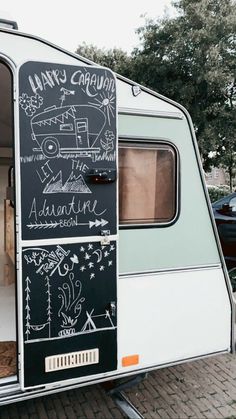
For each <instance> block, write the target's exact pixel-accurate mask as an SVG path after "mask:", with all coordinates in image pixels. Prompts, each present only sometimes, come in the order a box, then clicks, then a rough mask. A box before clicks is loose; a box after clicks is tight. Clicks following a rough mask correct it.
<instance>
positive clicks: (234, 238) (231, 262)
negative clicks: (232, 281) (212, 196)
mask: <svg viewBox="0 0 236 419" xmlns="http://www.w3.org/2000/svg"><path fill="white" fill-rule="evenodd" d="M212 208H213V212H214V216H215V221H216V225H217V228H218V232H219V237H220V241H221V246H222V250H223V253H224V257H225V261H226V265H227V268H228V270H231V269H233V268H235V269H236V192H234V193H232V194H230V195H227V196H225V197H224V198H221V199H219V200H218V201H216V202H214V203H213V204H212Z"/></svg>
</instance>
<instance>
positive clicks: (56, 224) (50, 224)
mask: <svg viewBox="0 0 236 419" xmlns="http://www.w3.org/2000/svg"><path fill="white" fill-rule="evenodd" d="M106 224H108V221H107V220H104V219H103V218H101V220H95V221H89V222H88V223H74V224H73V226H89V228H92V227H100V226H101V227H103V226H105V225H106ZM26 225H27V227H28V228H29V229H31V230H32V229H42V228H43V229H45V228H50V229H52V228H56V227H59V226H61V223H60V222H57V221H49V222H45V223H43V222H38V223H30V224H26Z"/></svg>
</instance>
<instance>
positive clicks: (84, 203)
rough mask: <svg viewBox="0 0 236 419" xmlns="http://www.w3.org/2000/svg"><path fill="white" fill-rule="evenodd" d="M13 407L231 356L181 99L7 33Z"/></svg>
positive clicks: (228, 304) (2, 87) (1, 267)
mask: <svg viewBox="0 0 236 419" xmlns="http://www.w3.org/2000/svg"><path fill="white" fill-rule="evenodd" d="M0 91H1V97H0V173H1V176H0V179H1V189H0V191H1V204H0V205H1V207H0V208H1V213H0V215H1V217H0V222H1V230H2V231H3V232H4V240H3V238H2V240H1V248H0V285H1V286H0V301H1V304H0V314H1V319H2V326H1V328H0V349H1V351H0V352H1V353H2V352H4V351H5V350H6V351H8V353H10V354H11V356H12V363H11V365H10V366H8V367H7V368H5V369H4V368H2V367H1V357H0V371H1V374H2V375H1V377H0V384H1V387H0V404H5V403H11V402H15V401H18V400H23V399H26V398H30V397H35V396H41V395H44V394H50V393H51V392H55V391H62V390H64V389H71V388H75V387H80V386H84V385H89V384H94V383H101V382H104V381H111V380H115V379H117V380H118V379H119V380H120V379H122V378H124V377H128V376H130V380H131V381H132V376H140V375H142V374H144V373H147V372H149V371H152V370H154V369H157V368H163V367H165V366H170V365H175V364H179V363H182V362H186V361H189V360H194V359H199V358H202V357H206V356H212V355H216V354H222V353H227V352H230V351H233V346H234V336H233V317H234V313H233V312H234V309H233V308H234V301H233V297H232V289H231V285H230V283H229V279H228V276H227V271H226V269H225V264H224V260H223V257H222V253H221V249H220V246H219V241H218V236H217V233H216V229H215V225H214V221H213V219H212V213H211V206H210V203H209V200H208V196H207V192H206V188H205V185H204V178H203V172H202V168H201V162H200V158H199V152H198V148H197V143H196V139H195V136H194V131H193V125H192V122H191V119H190V117H189V115H188V113H187V111H186V110H185V109H184V108H183V107H182V106H181V105H179V104H177V103H175V102H173V101H171V100H169V99H167V98H165V97H163V96H161V95H159V94H157V93H156V92H153V91H151V90H149V89H147V88H145V87H143V86H140V85H137V84H136V83H135V82H133V81H130V80H127V79H125V78H124V77H122V76H119V75H116V74H114V73H113V72H112V71H111V70H109V69H107V68H104V67H100V66H98V65H96V64H94V63H91V62H89V61H88V60H86V59H84V58H83V57H80V56H78V55H76V54H72V53H70V52H67V51H65V50H63V49H62V48H60V47H57V46H55V45H52V44H51V43H49V42H47V41H44V40H42V39H39V38H37V37H34V36H31V35H26V34H23V33H20V32H18V31H17V30H16V29H6V28H2V29H0Z"/></svg>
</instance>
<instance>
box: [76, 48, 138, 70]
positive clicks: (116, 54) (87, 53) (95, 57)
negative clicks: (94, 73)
mask: <svg viewBox="0 0 236 419" xmlns="http://www.w3.org/2000/svg"><path fill="white" fill-rule="evenodd" d="M76 53H77V54H79V55H81V56H82V57H86V58H87V59H89V60H91V61H93V62H94V63H97V64H100V65H103V66H104V67H108V68H111V69H112V70H113V71H115V72H116V73H119V74H122V75H123V76H129V74H130V66H131V57H130V56H128V54H127V53H126V52H124V51H122V50H121V49H118V48H114V49H109V50H105V49H100V48H97V47H96V46H94V45H86V44H83V45H79V46H78V48H77V50H76Z"/></svg>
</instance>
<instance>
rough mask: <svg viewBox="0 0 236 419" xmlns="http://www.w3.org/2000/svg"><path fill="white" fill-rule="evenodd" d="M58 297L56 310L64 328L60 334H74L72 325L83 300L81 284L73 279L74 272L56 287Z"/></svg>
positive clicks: (74, 323)
mask: <svg viewBox="0 0 236 419" xmlns="http://www.w3.org/2000/svg"><path fill="white" fill-rule="evenodd" d="M58 290H59V294H58V297H59V299H60V300H61V307H60V309H59V311H58V317H59V318H61V322H62V323H61V327H62V328H63V329H64V330H62V331H61V332H60V336H61V335H64V334H65V335H67V334H74V333H75V329H74V326H75V325H76V323H77V321H78V317H79V316H80V314H81V311H82V303H83V302H84V301H85V298H84V297H81V290H82V285H81V282H80V281H79V280H76V281H74V274H73V273H72V272H71V273H70V274H69V281H68V282H64V284H63V285H62V287H58Z"/></svg>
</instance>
